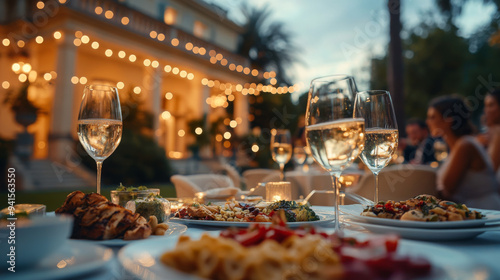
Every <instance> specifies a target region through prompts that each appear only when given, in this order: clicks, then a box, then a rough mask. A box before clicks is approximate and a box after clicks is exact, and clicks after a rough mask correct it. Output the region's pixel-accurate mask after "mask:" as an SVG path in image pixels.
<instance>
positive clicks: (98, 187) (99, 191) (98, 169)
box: [96, 160, 102, 194]
mask: <svg viewBox="0 0 500 280" xmlns="http://www.w3.org/2000/svg"><path fill="white" fill-rule="evenodd" d="M96 163H97V193H98V194H101V170H102V161H99V160H96Z"/></svg>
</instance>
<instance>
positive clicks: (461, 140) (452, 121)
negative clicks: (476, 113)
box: [427, 96, 500, 210]
mask: <svg viewBox="0 0 500 280" xmlns="http://www.w3.org/2000/svg"><path fill="white" fill-rule="evenodd" d="M469 118H470V111H469V109H468V108H467V106H466V105H465V103H464V102H463V101H462V99H460V98H458V97H452V96H444V97H440V98H438V99H434V100H433V101H432V102H431V104H430V105H429V108H428V110H427V125H428V126H429V129H430V132H431V135H432V136H434V137H438V136H441V137H443V139H444V141H445V142H446V144H447V145H448V147H449V149H450V155H449V156H448V157H447V158H446V159H445V161H444V162H443V164H442V165H441V167H440V169H439V170H438V173H437V188H438V191H439V192H440V193H441V194H442V196H443V198H444V199H448V200H452V201H455V202H458V203H465V204H466V205H467V206H468V207H476V208H484V209H496V210H500V192H499V185H498V183H497V182H496V179H495V173H494V171H493V166H492V164H491V160H490V159H489V157H488V155H487V153H486V151H485V150H484V148H483V147H482V146H481V144H480V143H479V142H478V141H477V140H476V138H475V137H473V136H472V134H473V132H474V127H473V126H472V124H471V122H470V119H469Z"/></svg>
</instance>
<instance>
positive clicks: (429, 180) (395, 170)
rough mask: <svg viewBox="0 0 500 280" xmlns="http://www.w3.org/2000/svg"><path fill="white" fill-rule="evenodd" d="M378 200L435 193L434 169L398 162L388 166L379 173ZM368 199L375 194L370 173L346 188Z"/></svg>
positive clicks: (373, 182)
mask: <svg viewBox="0 0 500 280" xmlns="http://www.w3.org/2000/svg"><path fill="white" fill-rule="evenodd" d="M378 183H379V187H378V188H379V200H381V201H384V200H394V201H401V200H406V199H408V198H411V197H414V196H417V195H419V194H430V195H437V189H436V170H435V169H434V168H432V167H430V166H426V165H413V164H398V165H392V166H388V167H386V168H384V169H382V171H381V172H380V174H379V178H378ZM347 191H348V192H354V193H356V194H358V195H361V196H363V197H365V198H368V199H370V200H373V199H374V195H375V177H374V176H373V174H371V173H367V174H366V175H364V176H363V177H362V178H361V179H360V181H359V183H358V184H357V185H356V186H355V187H353V188H348V189H347Z"/></svg>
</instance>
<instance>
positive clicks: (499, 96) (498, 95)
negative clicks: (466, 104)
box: [487, 88, 500, 105]
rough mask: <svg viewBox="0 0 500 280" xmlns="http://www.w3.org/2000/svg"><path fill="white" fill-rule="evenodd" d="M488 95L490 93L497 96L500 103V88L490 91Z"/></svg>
mask: <svg viewBox="0 0 500 280" xmlns="http://www.w3.org/2000/svg"><path fill="white" fill-rule="evenodd" d="M487 95H490V96H491V97H493V98H495V101H496V102H497V103H498V105H500V88H497V89H495V90H493V91H490V92H488V94H487Z"/></svg>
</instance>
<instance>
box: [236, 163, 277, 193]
mask: <svg viewBox="0 0 500 280" xmlns="http://www.w3.org/2000/svg"><path fill="white" fill-rule="evenodd" d="M274 173H275V174H278V176H279V171H278V170H274V169H264V168H257V169H249V170H246V171H244V172H243V178H244V180H245V183H246V190H247V191H248V190H250V189H251V188H255V187H257V185H258V184H259V183H265V181H262V179H264V178H265V177H266V176H268V175H270V174H274ZM259 189H260V188H259ZM256 195H258V194H256ZM265 195H266V191H265V189H264V196H265Z"/></svg>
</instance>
